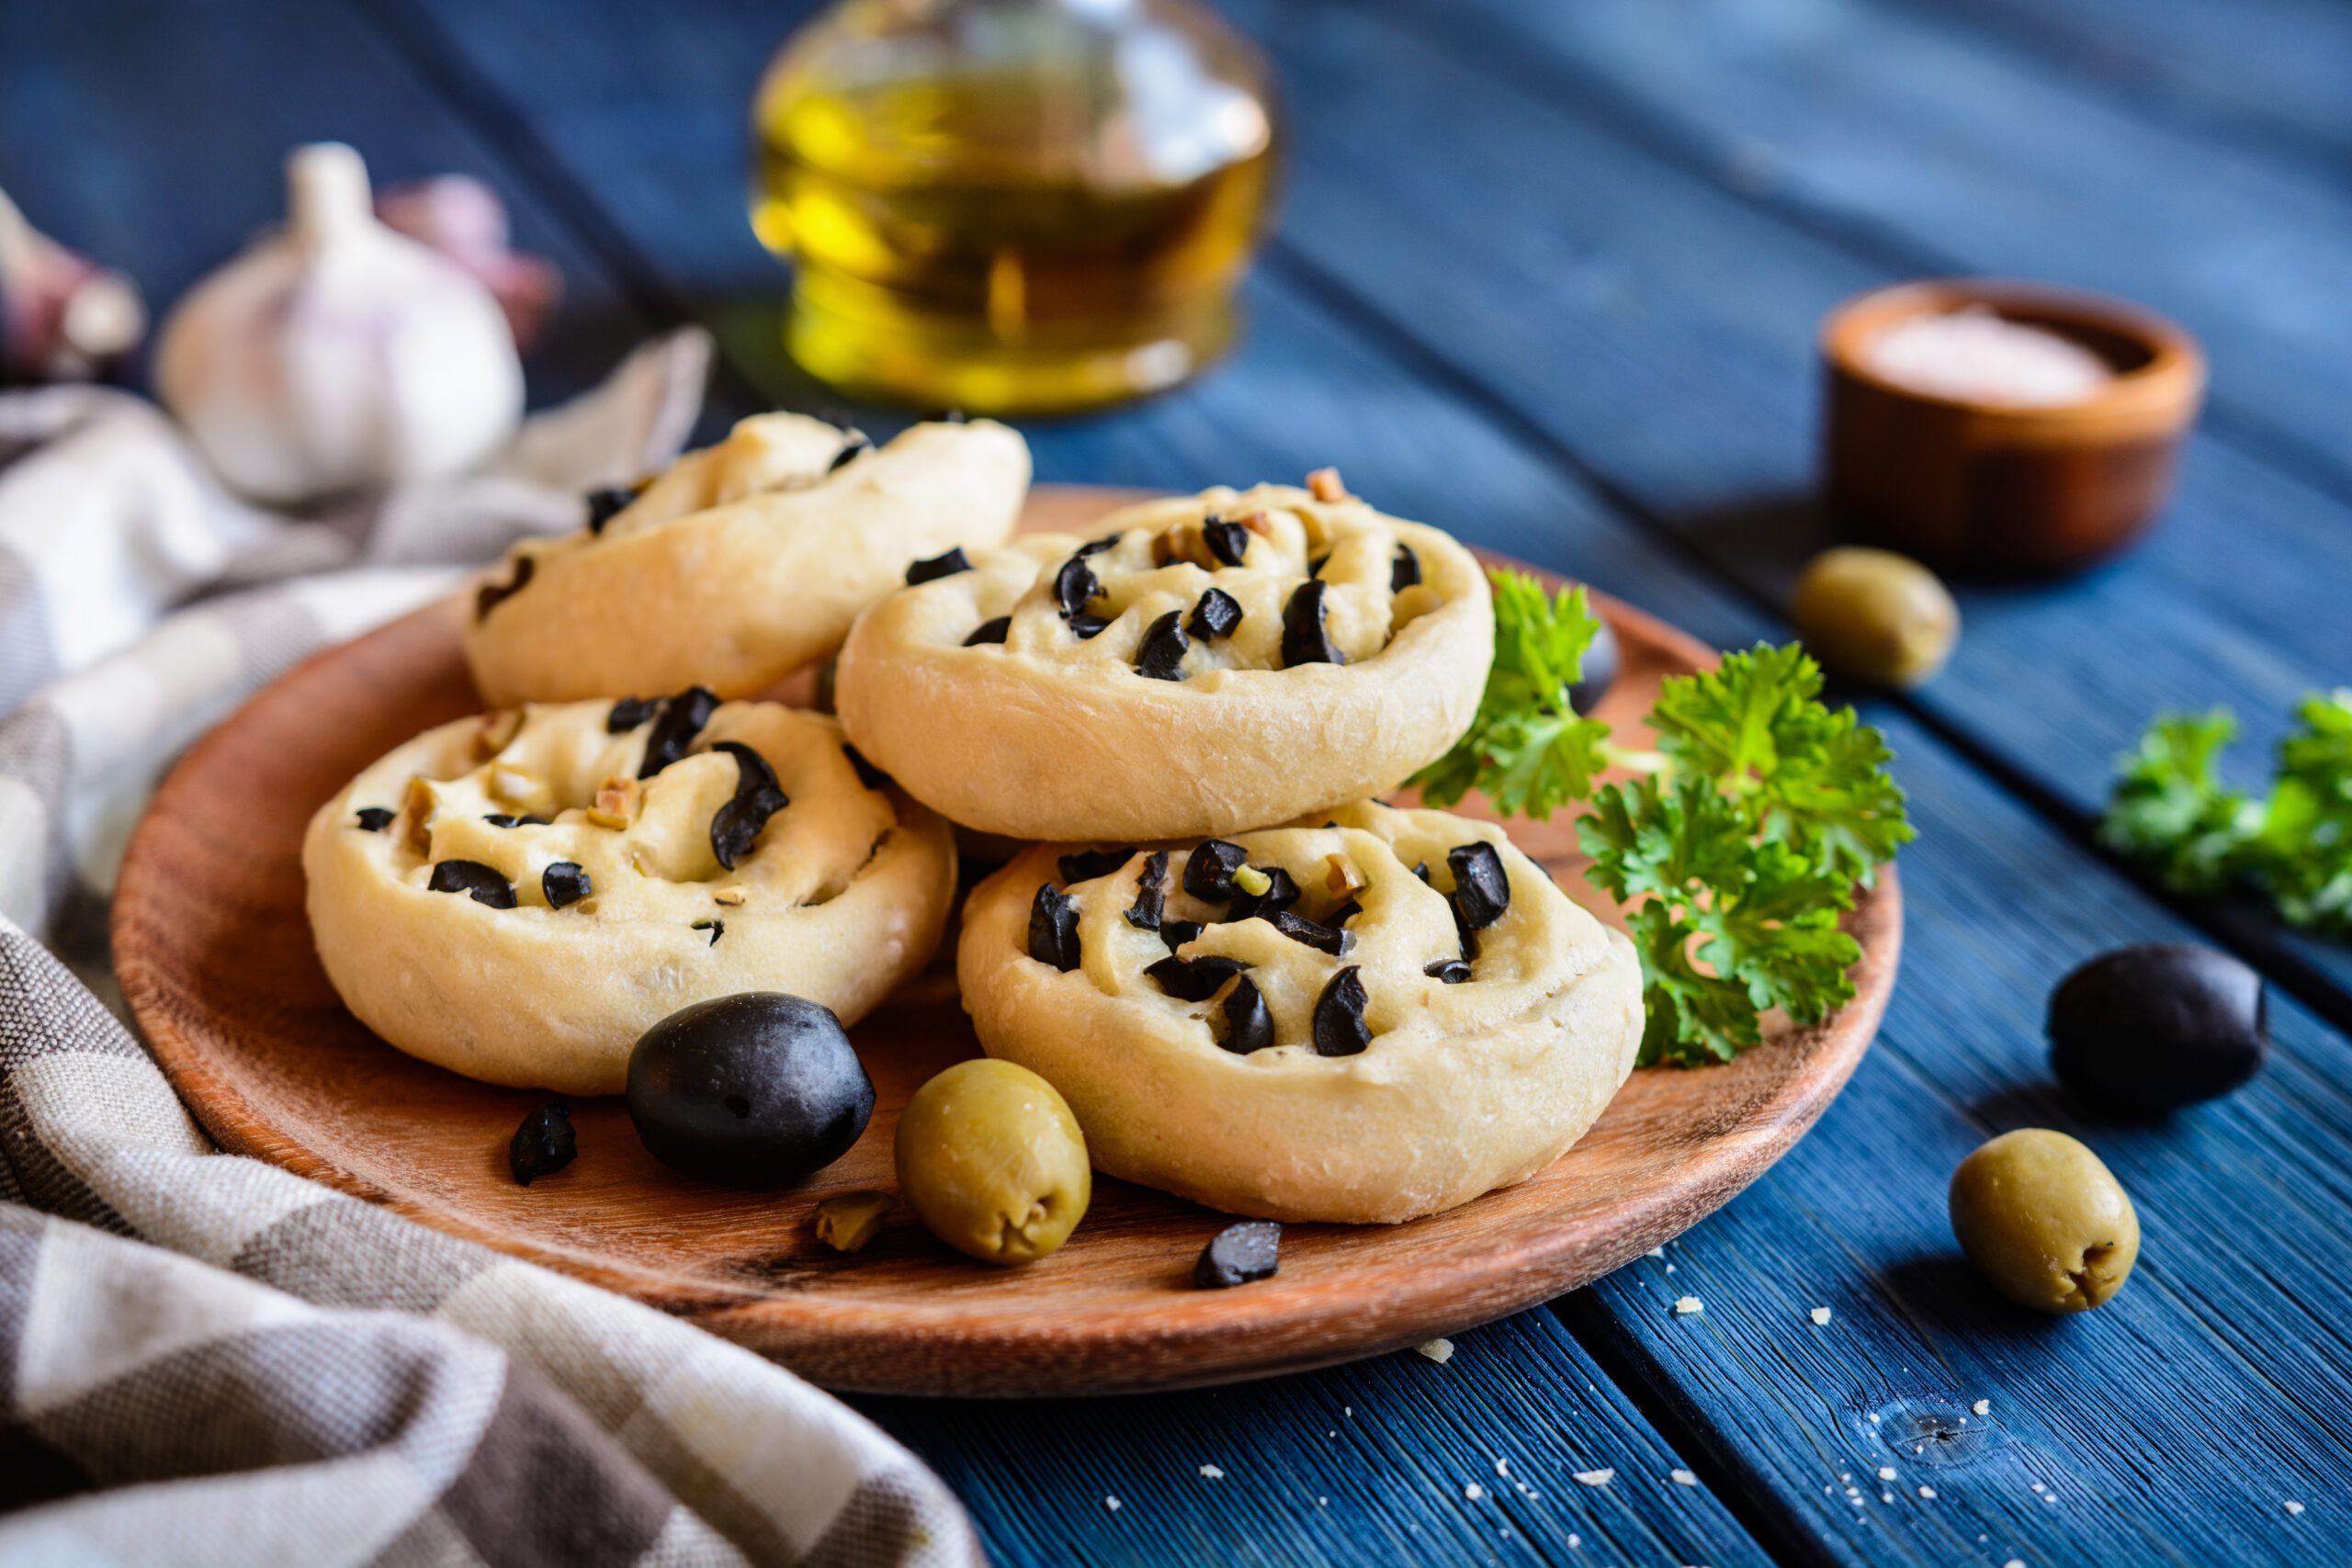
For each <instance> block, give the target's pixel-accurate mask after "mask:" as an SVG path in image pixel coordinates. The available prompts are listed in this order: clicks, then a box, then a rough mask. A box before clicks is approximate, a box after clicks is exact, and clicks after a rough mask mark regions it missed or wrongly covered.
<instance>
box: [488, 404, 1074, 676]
mask: <svg viewBox="0 0 2352 1568" xmlns="http://www.w3.org/2000/svg"><path fill="white" fill-rule="evenodd" d="M1028 488H1029V448H1028V446H1027V445H1026V444H1025V443H1024V442H1023V441H1022V439H1021V437H1020V436H1019V435H1018V434H1015V433H1014V432H1013V431H1012V430H1011V429H1009V428H1007V427H1006V426H1004V425H1001V424H996V423H990V422H989V421H986V420H976V421H973V422H972V423H968V424H963V423H937V424H918V425H916V426H914V427H913V428H912V429H910V430H909V431H907V432H906V433H905V434H902V435H900V436H899V437H898V439H896V440H894V441H892V442H891V443H889V445H888V446H880V447H876V446H873V445H872V444H871V443H870V442H868V441H867V440H866V438H865V436H863V435H861V434H857V433H856V432H854V431H843V430H842V429H840V428H839V427H837V426H835V425H831V424H828V423H825V422H824V421H822V420H817V419H809V418H806V417H804V416H802V415H799V414H790V413H769V414H760V415H757V416H755V417H753V418H751V419H747V420H744V421H743V422H741V423H739V424H737V425H736V426H735V429H734V431H733V433H732V434H729V436H728V437H727V439H726V440H724V441H722V442H720V443H718V445H717V446H709V447H706V448H704V449H703V450H701V451H698V452H690V453H688V454H687V455H686V456H684V457H681V458H680V459H679V460H678V461H677V462H676V463H675V464H674V465H673V466H672V467H671V468H670V470H669V471H668V472H667V473H665V474H663V475H662V476H661V477H660V478H659V479H654V480H653V481H652V482H651V483H650V484H649V485H647V486H646V488H645V490H644V491H643V493H641V494H639V495H637V496H636V497H635V498H634V499H630V498H628V496H627V495H626V494H625V493H623V494H620V495H615V496H610V497H606V498H604V501H603V503H601V504H595V505H594V506H593V507H592V511H591V522H590V525H589V527H588V528H587V529H585V530H583V531H582V532H581V533H577V534H573V535H571V536H567V537H563V538H558V539H529V540H526V541H524V542H523V543H522V544H519V545H517V546H515V548H514V549H513V550H512V551H510V552H509V553H508V556H507V558H506V561H505V563H504V564H503V566H502V567H500V568H499V569H498V570H496V571H495V572H494V573H493V574H492V577H491V579H490V581H488V582H487V583H486V584H485V585H484V586H483V587H482V588H481V591H480V592H479V593H478V594H477V596H476V598H475V601H474V604H473V606H472V615H471V616H470V619H469V626H468V629H467V633H466V658H467V660H468V661H469V663H470V664H471V665H472V667H473V674H474V683H475V684H476V685H477V686H478V687H480V688H481V694H482V696H483V697H484V699H486V700H487V701H488V702H490V703H491V704H492V705H494V706H499V707H506V706H511V705H514V704H515V703H518V702H526V701H527V702H564V701H570V700H572V699H575V698H582V697H608V696H614V695H616V694H620V693H623V692H670V691H676V690H678V689H679V688H681V687H684V686H688V685H703V686H708V687H709V688H711V689H712V690H713V691H715V692H717V693H718V694H719V695H720V696H722V697H740V696H750V695H752V694H757V693H759V692H762V691H763V690H765V689H766V688H767V687H769V686H771V685H773V684H775V682H778V681H780V680H782V679H783V678H784V677H786V675H789V674H791V673H792V672H793V671H796V670H797V669H799V668H800V667H801V666H803V665H806V664H810V663H813V662H815V661H817V660H821V659H824V658H826V657H827V656H829V655H831V653H832V652H833V650H834V649H837V648H839V647H840V646H841V640H842V637H843V636H844V635H846V634H847V633H848V631H849V626H850V622H851V621H852V620H854V619H855V618H856V615H857V613H858V612H859V611H860V610H863V609H865V607H866V606H867V605H868V604H872V603H874V601H876V599H879V598H881V597H882V595H883V594H885V593H887V592H889V591H890V590H891V589H893V588H896V587H898V586H899V584H900V583H902V582H904V581H906V580H907V576H908V565H909V563H910V562H911V561H915V560H918V559H922V558H929V557H934V556H939V555H942V554H944V553H947V552H950V551H954V550H957V549H962V548H967V547H968V548H980V547H988V546H993V545H998V544H1001V543H1002V542H1003V541H1004V539H1005V538H1006V537H1007V536H1009V535H1010V534H1011V533H1012V525H1013V523H1014V521H1015V519H1017V518H1018V517H1019V516H1020V514H1021V503H1022V499H1023V496H1024V495H1026V494H1027V492H1028ZM614 502H625V504H621V505H619V506H618V509H617V510H614V509H613V503H614Z"/></svg>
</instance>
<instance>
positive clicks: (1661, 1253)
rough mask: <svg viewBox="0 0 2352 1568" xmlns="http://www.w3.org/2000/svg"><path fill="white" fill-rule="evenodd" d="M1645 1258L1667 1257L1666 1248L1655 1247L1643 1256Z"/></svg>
mask: <svg viewBox="0 0 2352 1568" xmlns="http://www.w3.org/2000/svg"><path fill="white" fill-rule="evenodd" d="M1643 1256H1644V1257H1645V1258H1664V1257H1665V1256H1666V1248H1664V1247H1651V1248H1650V1249H1649V1251H1648V1252H1646V1253H1645V1254H1643Z"/></svg>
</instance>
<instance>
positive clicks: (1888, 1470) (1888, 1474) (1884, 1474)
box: [1878, 1464, 1894, 1481]
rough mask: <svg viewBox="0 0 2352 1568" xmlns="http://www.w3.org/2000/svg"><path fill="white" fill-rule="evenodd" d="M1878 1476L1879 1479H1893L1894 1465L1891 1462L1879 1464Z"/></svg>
mask: <svg viewBox="0 0 2352 1568" xmlns="http://www.w3.org/2000/svg"><path fill="white" fill-rule="evenodd" d="M1878 1478H1879V1479H1880V1480H1881V1481H1892V1480H1894V1466H1893V1465H1891V1464H1883V1465H1880V1466H1879V1467H1878Z"/></svg>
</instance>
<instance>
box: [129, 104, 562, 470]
mask: <svg viewBox="0 0 2352 1568" xmlns="http://www.w3.org/2000/svg"><path fill="white" fill-rule="evenodd" d="M286 173H287V187H288V214H287V223H286V227H285V229H284V230H283V231H280V232H278V233H277V234H274V235H271V236H269V237H267V238H266V239H264V240H262V241H261V242H259V243H256V244H255V245H254V247H253V248H251V249H250V250H248V251H246V252H245V253H244V254H243V255H240V256H238V257H237V258H236V259H235V260H233V261H232V262H230V263H229V264H228V265H225V266H223V267H221V268H220V271H218V272H216V273H214V274H212V276H209V277H208V278H206V279H205V280H204V281H203V282H201V283H199V284H198V285H197V287H196V288H195V289H194V290H193V291H192V292H191V293H190V294H189V295H188V297H187V299H184V300H182V301H181V302H180V304H179V306H178V308H177V309H175V310H174V311H173V312H172V314H171V317H170V319H169V320H168V321H165V322H164V336H163V342H162V344H161V346H160V348H159V349H158V351H157V358H156V368H155V381H156V389H157V390H158V391H159V392H160V393H161V394H162V396H163V399H164V403H165V404H166V405H167V406H168V407H169V408H170V409H171V411H172V412H173V413H175V414H176V415H177V416H178V417H179V420H180V423H182V424H184V425H186V426H187V430H188V434H190V435H191V436H192V437H194V439H195V441H196V445H197V446H198V449H199V450H200V451H202V452H203V454H204V456H205V457H206V458H207V459H208V460H209V462H210V463H211V465H212V467H213V468H215V469H217V470H218V471H219V472H220V476H221V477H222V478H223V479H227V480H228V481H229V483H230V484H231V485H232V486H233V487H234V488H236V489H237V490H240V491H243V492H244V493H246V494H247V495H249V496H252V497H254V499H256V500H261V501H269V502H303V501H311V500H316V499H317V498H319V497H322V496H325V495H331V494H334V493H336V492H339V491H354V490H372V489H378V488H380V487H383V486H387V485H391V484H396V483H399V482H401V481H402V480H407V479H429V478H435V477H438V476H442V475H447V474H452V473H456V472H458V471H460V470H462V469H465V468H471V467H473V466H474V465H475V464H477V463H479V462H481V460H482V459H484V458H485V457H489V456H490V455H491V454H492V452H494V451H496V450H497V449H498V448H499V447H500V446H503V445H504V444H505V442H506V440H507V439H508V438H509V437H510V436H512V435H513V434H514V433H515V426H516V424H517V423H520V421H521V419H522V414H523V367H522V363H521V361H520V360H519V359H517V358H516V356H515V341H514V338H513V336H512V335H511V334H510V333H509V332H508V331H507V326H506V318H505V317H504V315H503V314H502V313H501V311H500V310H499V307H498V302H497V300H495V299H492V297H491V294H490V291H489V290H488V289H486V288H483V287H482V285H481V283H480V282H478V281H476V280H475V279H474V278H473V277H472V276H469V274H468V273H467V272H466V271H465V270H464V269H463V268H461V267H459V266H458V265H457V264H456V263H454V262H451V261H449V260H448V259H447V258H446V257H444V256H442V255H440V254H437V253H435V251H433V250H432V249H431V248H429V247H428V246H425V245H421V244H419V243H416V242H415V241H413V240H411V239H408V238H406V237H404V236H402V235H401V234H397V233H394V232H393V231H391V230H390V229H388V228H386V227H385V226H384V225H383V224H382V223H379V222H378V221H377V220H376V217H375V215H374V213H373V212H372V210H371V209H370V205H369V200H368V171H367V167H366V165H364V164H361V162H360V161H359V154H358V153H356V152H353V151H352V150H351V149H350V148H348V147H345V146H342V145H339V144H337V143H334V142H324V143H321V144H319V145H317V146H312V147H303V148H300V149H298V150H297V151H296V152H295V153H294V155H293V156H292V157H291V158H289V159H288V161H287V166H286Z"/></svg>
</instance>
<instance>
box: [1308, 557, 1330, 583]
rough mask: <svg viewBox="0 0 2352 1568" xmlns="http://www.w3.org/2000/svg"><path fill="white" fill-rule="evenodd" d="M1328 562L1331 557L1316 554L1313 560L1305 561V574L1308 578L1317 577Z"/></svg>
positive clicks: (1321, 573)
mask: <svg viewBox="0 0 2352 1568" xmlns="http://www.w3.org/2000/svg"><path fill="white" fill-rule="evenodd" d="M1330 564H1331V558H1330V557H1329V556H1328V555H1321V556H1317V557H1316V558H1314V559H1313V560H1311V561H1308V562H1307V563H1306V575H1307V576H1308V577H1309V578H1319V577H1321V576H1322V575H1323V569H1324V568H1325V567H1327V566H1329V565H1330Z"/></svg>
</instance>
